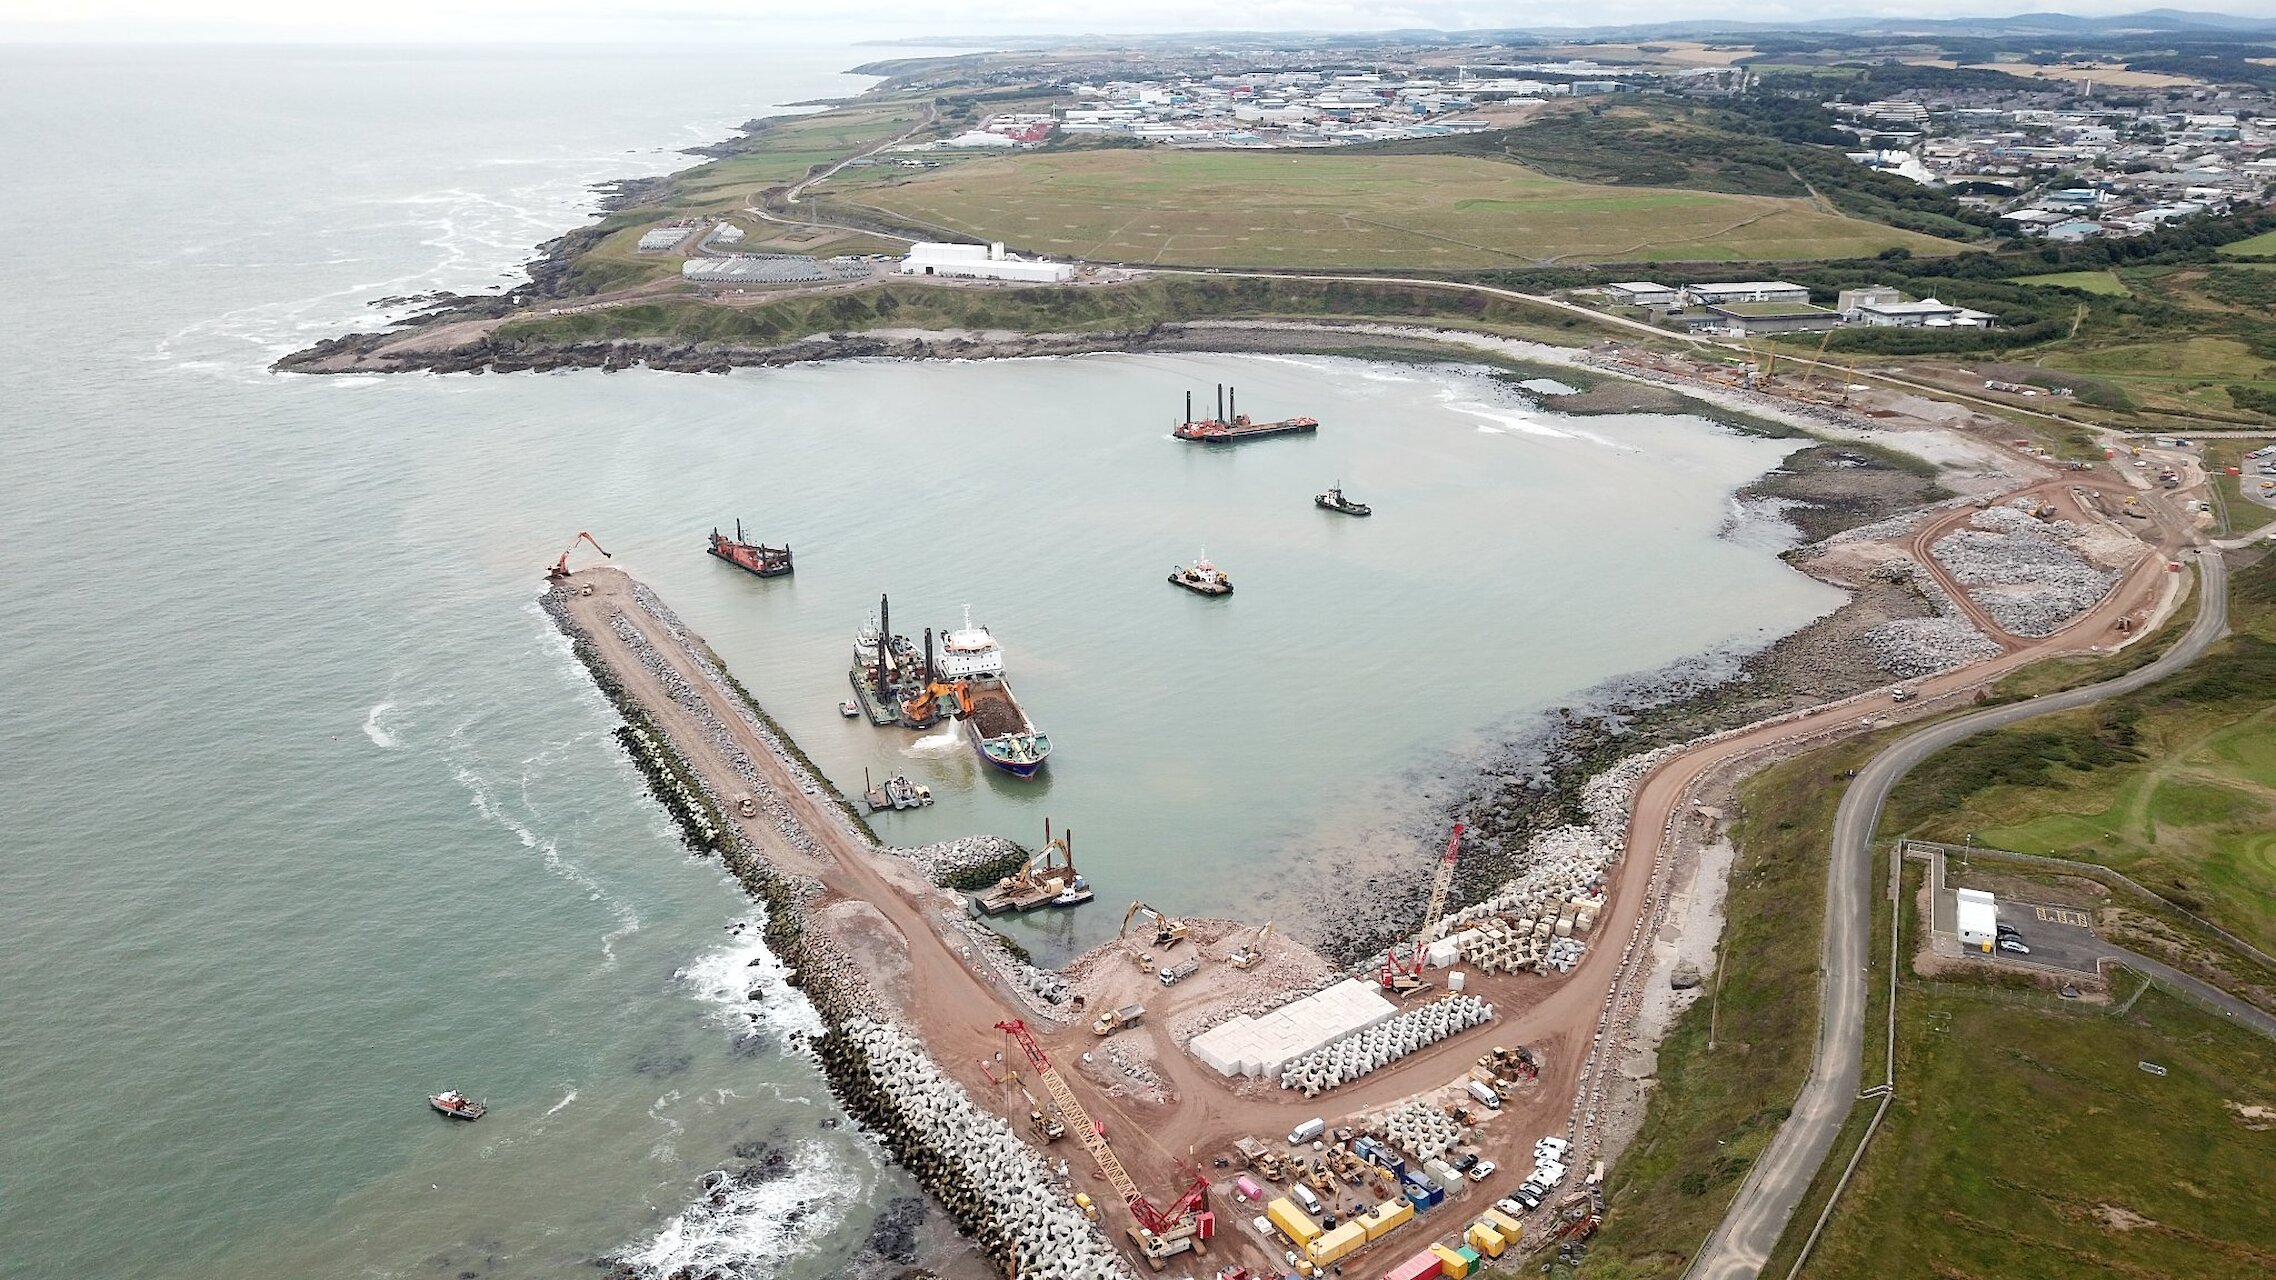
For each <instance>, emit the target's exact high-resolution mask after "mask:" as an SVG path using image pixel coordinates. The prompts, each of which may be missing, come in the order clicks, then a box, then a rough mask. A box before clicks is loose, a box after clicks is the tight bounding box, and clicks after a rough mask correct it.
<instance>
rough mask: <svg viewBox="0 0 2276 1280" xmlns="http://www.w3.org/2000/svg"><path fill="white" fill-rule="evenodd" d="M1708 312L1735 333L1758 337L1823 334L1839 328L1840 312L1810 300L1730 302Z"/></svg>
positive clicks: (1708, 309)
mask: <svg viewBox="0 0 2276 1280" xmlns="http://www.w3.org/2000/svg"><path fill="white" fill-rule="evenodd" d="M1707 314H1708V315H1711V316H1713V317H1715V319H1716V320H1717V321H1718V322H1720V323H1721V325H1722V326H1723V327H1724V328H1725V329H1728V330H1730V331H1731V332H1733V333H1737V334H1742V335H1744V336H1746V337H1749V338H1752V337H1759V336H1761V335H1763V334H1770V333H1820V332H1823V331H1824V330H1827V329H1833V328H1838V327H1839V326H1840V324H1841V313H1840V312H1838V311H1828V310H1826V309H1825V308H1824V307H1813V306H1811V305H1810V304H1809V303H1807V302H1728V303H1718V304H1716V305H1714V306H1710V307H1708V308H1707Z"/></svg>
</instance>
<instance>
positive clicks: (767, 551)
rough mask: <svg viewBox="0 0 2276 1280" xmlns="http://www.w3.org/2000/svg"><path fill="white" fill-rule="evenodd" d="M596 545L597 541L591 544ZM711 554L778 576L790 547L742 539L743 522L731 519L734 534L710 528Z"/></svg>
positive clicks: (787, 562)
mask: <svg viewBox="0 0 2276 1280" xmlns="http://www.w3.org/2000/svg"><path fill="white" fill-rule="evenodd" d="M595 545H596V546H597V545H599V544H597V543H596V544H595ZM704 550H706V551H708V552H710V553H711V554H712V555H715V556H718V557H719V558H720V559H722V560H725V561H726V562H727V563H729V564H731V565H734V566H735V567H736V568H738V569H741V570H743V571H745V572H747V573H755V574H757V575H758V576H760V577H762V578H779V577H781V576H783V575H784V574H786V573H789V572H790V571H791V568H790V548H789V547H787V546H783V547H770V546H768V545H766V544H765V543H763V542H745V541H743V522H742V521H740V520H737V521H736V522H735V536H734V537H732V538H729V537H725V536H723V535H722V534H721V533H720V532H719V530H717V529H713V530H712V531H711V545H710V546H708V547H706V548H704Z"/></svg>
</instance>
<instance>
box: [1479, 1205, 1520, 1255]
mask: <svg viewBox="0 0 2276 1280" xmlns="http://www.w3.org/2000/svg"><path fill="white" fill-rule="evenodd" d="M1480 1220H1481V1221H1483V1222H1486V1223H1489V1224H1491V1225H1492V1226H1493V1229H1494V1230H1496V1231H1499V1232H1501V1235H1502V1247H1503V1248H1505V1249H1506V1248H1508V1247H1509V1246H1511V1245H1513V1244H1516V1243H1517V1242H1518V1241H1520V1240H1522V1239H1524V1238H1525V1226H1524V1224H1523V1223H1520V1222H1519V1221H1518V1220H1517V1219H1515V1218H1513V1217H1510V1216H1509V1215H1508V1214H1506V1213H1503V1212H1502V1211H1501V1210H1499V1209H1488V1210H1486V1212H1485V1213H1484V1215H1482V1217H1481V1219H1480Z"/></svg>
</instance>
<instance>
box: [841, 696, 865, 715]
mask: <svg viewBox="0 0 2276 1280" xmlns="http://www.w3.org/2000/svg"><path fill="white" fill-rule="evenodd" d="M838 714H839V715H841V716H844V717H845V718H846V719H848V720H852V719H855V718H857V717H858V716H860V715H861V704H860V703H858V702H855V701H854V700H853V699H851V698H848V699H846V700H845V701H844V702H841V703H839V704H838Z"/></svg>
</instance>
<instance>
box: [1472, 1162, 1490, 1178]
mask: <svg viewBox="0 0 2276 1280" xmlns="http://www.w3.org/2000/svg"><path fill="white" fill-rule="evenodd" d="M1493 1176H1494V1162H1493V1161H1491V1160H1480V1161H1479V1162H1478V1163H1477V1164H1475V1165H1472V1166H1471V1167H1470V1181H1472V1182H1484V1181H1485V1180H1486V1179H1488V1178H1491V1177H1493Z"/></svg>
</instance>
